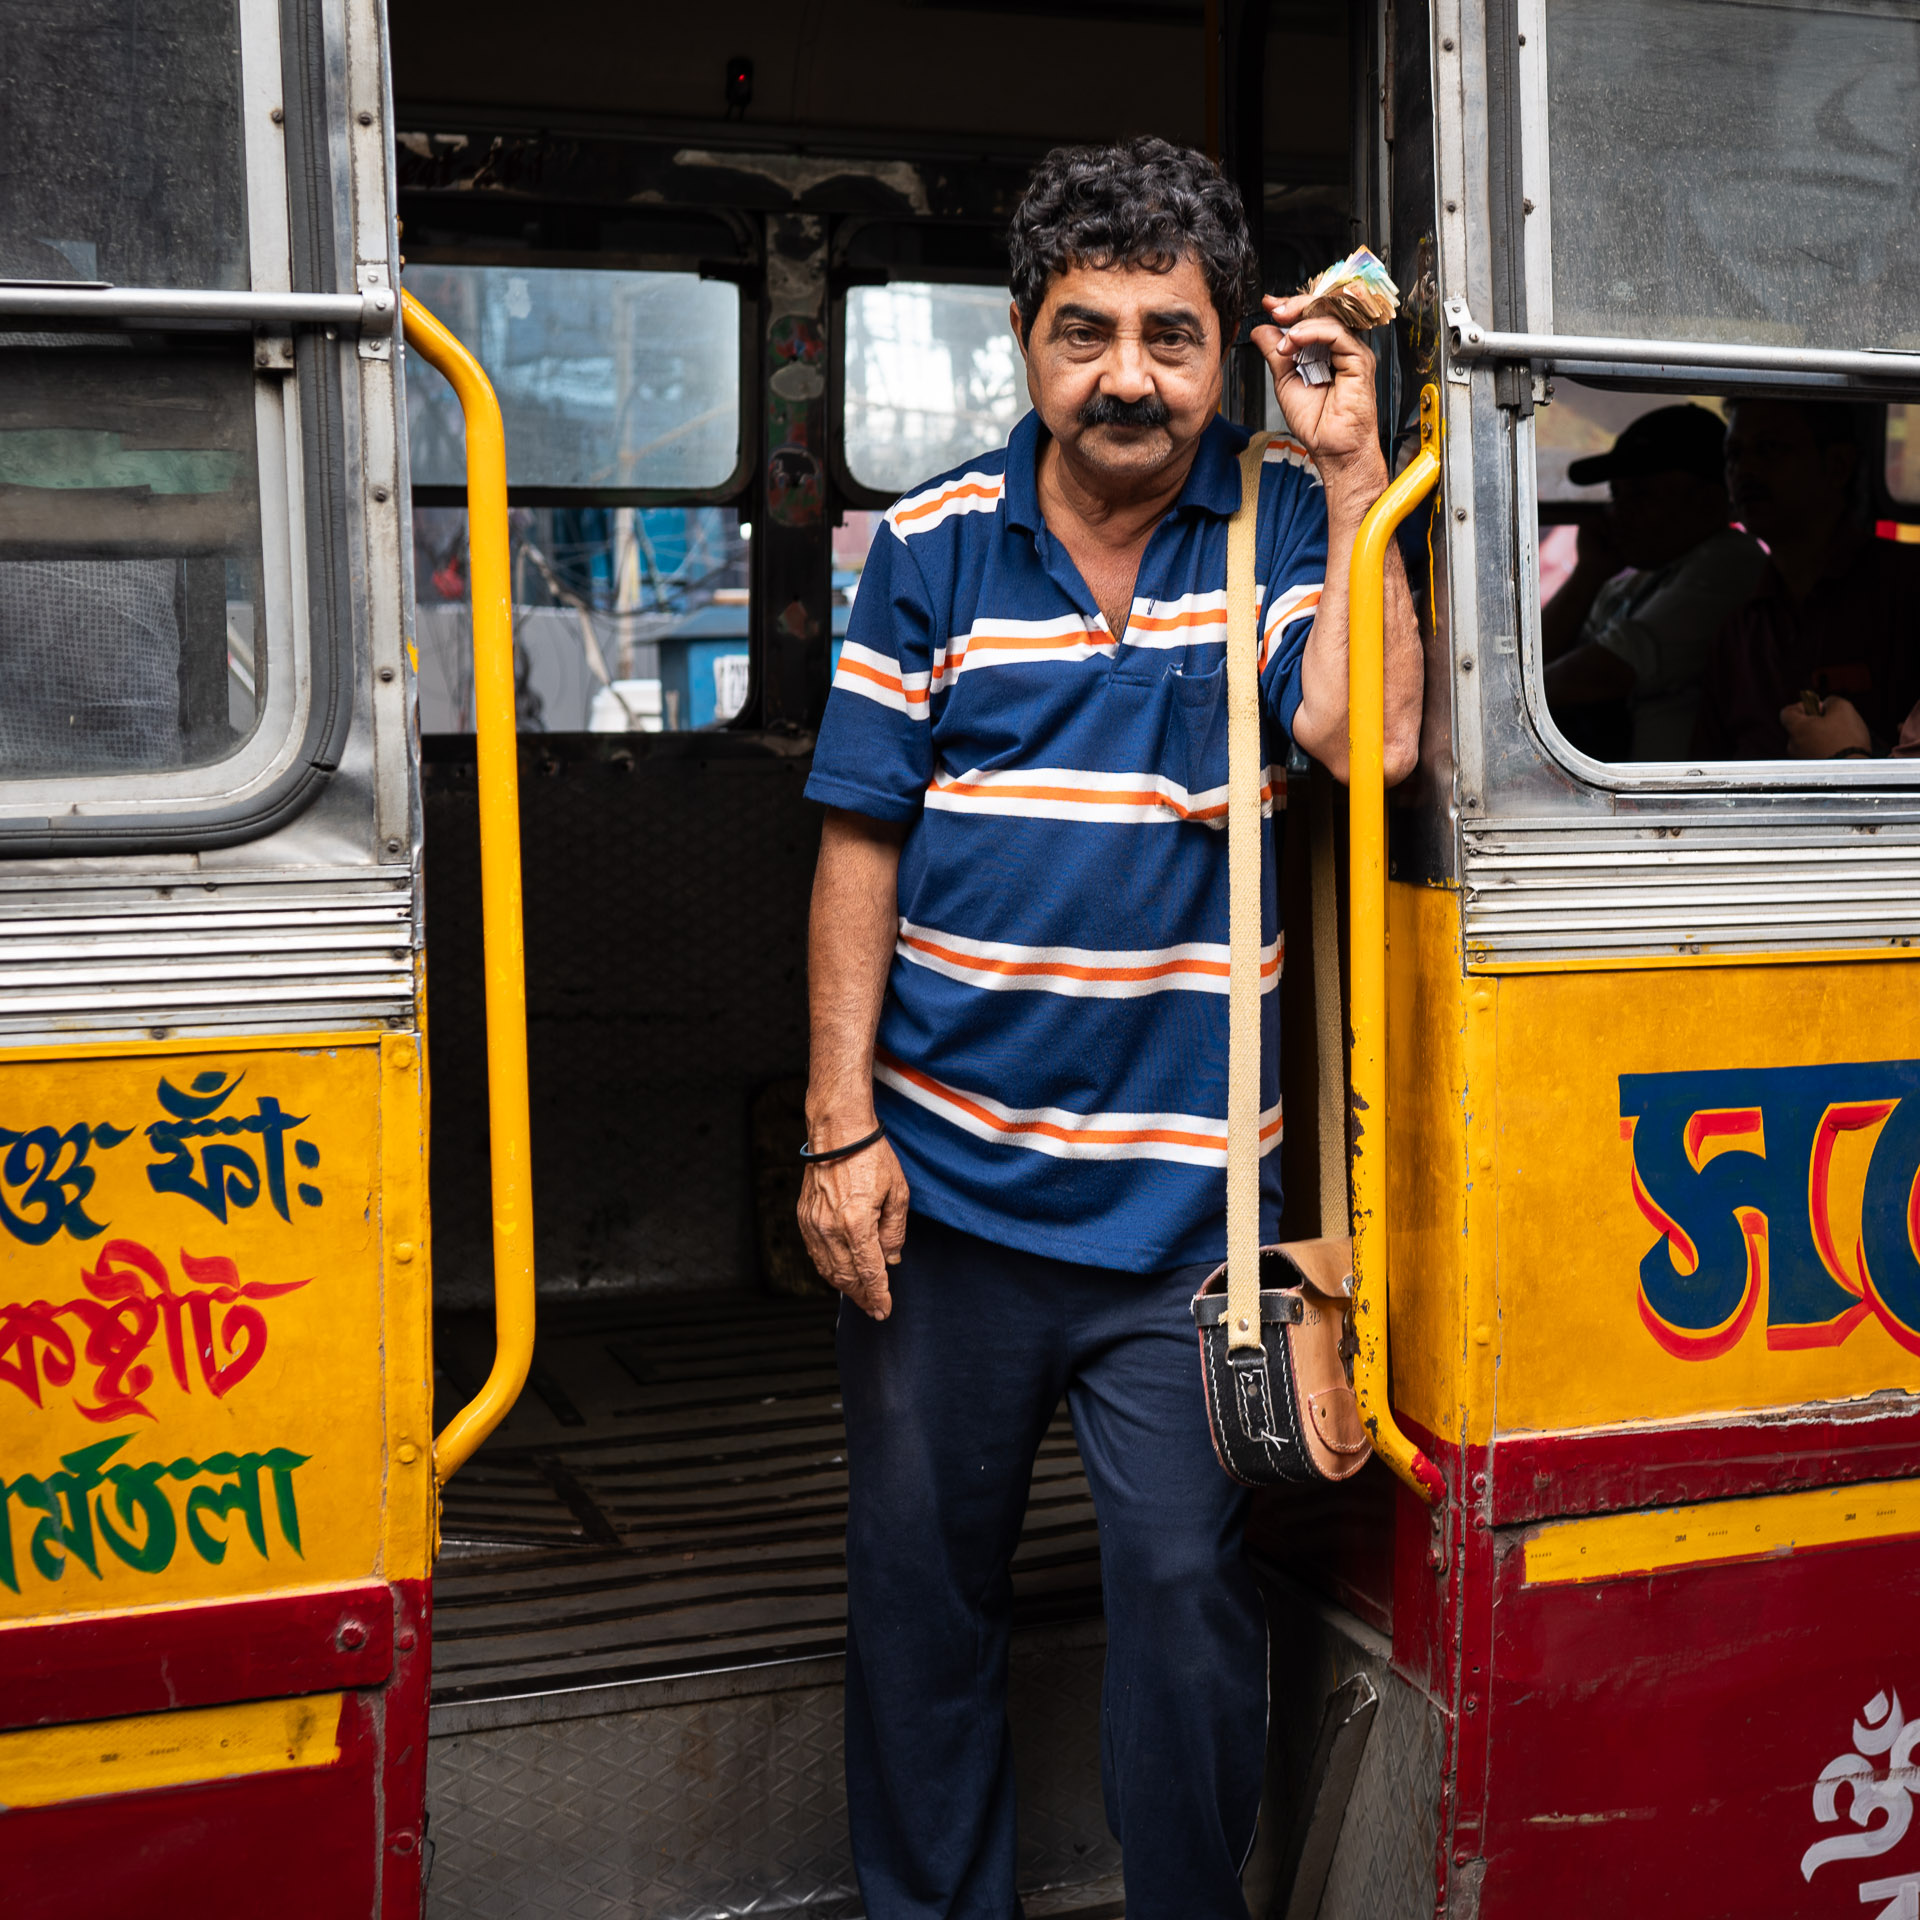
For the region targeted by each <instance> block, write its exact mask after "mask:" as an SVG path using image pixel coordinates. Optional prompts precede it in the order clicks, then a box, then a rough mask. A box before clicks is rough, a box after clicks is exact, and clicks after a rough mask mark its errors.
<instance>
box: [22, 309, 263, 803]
mask: <svg viewBox="0 0 1920 1920" xmlns="http://www.w3.org/2000/svg"><path fill="white" fill-rule="evenodd" d="M249 347H250V343H249V342H247V341H246V340H244V339H243V340H239V341H234V340H225V339H218V338H216V339H210V340H202V341H200V342H199V343H197V344H196V345H194V346H193V347H192V348H191V349H184V348H183V349H180V350H177V351H173V352H165V351H148V350H135V349H133V348H132V347H130V346H127V345H124V344H121V345H118V346H116V347H113V348H104V349H102V348H94V347H89V346H84V345H75V346H59V347H36V346H16V347H11V348H4V349H0V684H3V685H4V687H5V697H4V699H0V777H7V778H34V777H45V776H54V775H74V774H85V773H131V772H161V771H166V770H168V769H172V768H178V767H189V766H204V765H207V764H209V763H210V762H213V761H216V760H221V759H225V758H227V757H228V756H229V755H231V754H232V753H233V752H234V751H235V750H236V749H237V748H238V747H239V745H240V744H241V743H242V742H243V741H244V740H245V739H246V738H247V736H248V735H249V734H251V733H252V731H253V729H254V727H255V724H256V722H257V718H258V715H259V713H260V712H261V710H262V707H263V705H264V701H265V696H266V683H267V672H268V649H267V648H266V647H265V646H264V645H262V644H261V641H262V638H263V623H262V622H261V620H260V617H259V607H260V570H261V544H260V503H259V489H258V452H257V449H256V445H255V432H254V380H253V370H252V366H251V354H250V351H249Z"/></svg>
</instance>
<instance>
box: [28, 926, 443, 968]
mask: <svg viewBox="0 0 1920 1920" xmlns="http://www.w3.org/2000/svg"><path fill="white" fill-rule="evenodd" d="M410 946H411V942H410V940H409V937H408V931H407V929H406V928H404V927H401V928H397V929H395V930H394V931H393V932H391V933H342V932H338V931H336V930H335V929H333V928H331V927H316V928H315V929H314V930H313V931H312V932H310V933H282V934H273V935H269V936H268V937H266V938H264V939H263V938H261V937H260V936H259V935H257V934H256V935H252V936H249V935H245V934H234V935H233V936H232V937H231V938H228V939H212V938H209V937H207V936H206V935H204V934H203V935H200V936H198V937H196V938H194V939H191V940H117V939H113V938H111V937H109V936H107V935H104V934H83V935H80V936H78V937H77V938H75V939H72V940H66V941H47V940H21V941H12V940H0V973H4V972H5V971H6V970H7V969H9V968H11V967H16V966H21V965H24V964H26V963H27V962H29V961H34V960H43V961H44V960H54V961H61V962H65V963H80V964H88V963H92V962H94V961H100V960H157V961H160V962H163V963H164V962H167V961H171V960H173V959H176V958H178V957H181V956H184V957H186V958H187V959H189V960H203V959H208V958H211V957H212V956H214V955H216V954H225V953H231V954H243V955H246V956H248V957H249V958H258V957H260V956H262V955H273V954H283V953H284V954H313V953H404V952H407V951H408V950H409V949H410ZM169 971H171V969H169Z"/></svg>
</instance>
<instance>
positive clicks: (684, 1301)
mask: <svg viewBox="0 0 1920 1920" xmlns="http://www.w3.org/2000/svg"><path fill="white" fill-rule="evenodd" d="M834 1306H835V1303H834V1302H833V1301H831V1300H825V1299H821V1300H806V1299H799V1300H795V1299H779V1298H772V1297H769V1296H765V1295H757V1296H755V1297H754V1298H753V1302H752V1314H751V1318H750V1321H749V1323H748V1325H747V1327H746V1330H745V1331H744V1332H743V1331H742V1316H741V1315H739V1314H738V1313H737V1312H734V1311H728V1312H726V1313H725V1314H721V1313H718V1312H716V1308H715V1300H714V1297H713V1296H712V1295H704V1296H700V1297H698V1298H694V1297H689V1296H687V1295H654V1296H646V1295H640V1296H627V1297H625V1298H611V1297H602V1298H601V1299H599V1300H585V1301H545V1300H543V1301H542V1303H541V1331H540V1338H539V1347H538V1353H537V1362H538V1379H539V1381H540V1382H541V1383H542V1384H541V1385H540V1386H539V1388H538V1391H536V1392H531V1393H528V1394H526V1395H523V1396H522V1398H521V1400H520V1403H519V1405H518V1406H517V1407H515V1409H514V1411H513V1413H512V1415H511V1416H510V1417H509V1419H508V1420H507V1421H506V1422H505V1423H504V1424H503V1425H502V1426H501V1427H500V1428H499V1429H498V1431H496V1432H495V1433H494V1434H493V1436H492V1437H491V1438H490V1439H489V1440H488V1442H487V1444H486V1445H485V1446H484V1447H483V1448H482V1449H481V1450H480V1452H479V1453H478V1454H477V1455H476V1456H475V1457H474V1459H473V1460H472V1461H471V1462H470V1463H469V1464H468V1465H467V1467H466V1468H465V1469H464V1470H463V1471H462V1473H461V1475H460V1476H459V1478H457V1479H456V1480H455V1481H454V1482H453V1483H452V1485H451V1486H450V1487H449V1488H448V1490H447V1500H446V1509H445V1513H444V1516H443V1521H442V1534H443V1553H442V1557H441V1560H440V1564H439V1567H438V1568H437V1570H436V1574H435V1579H434V1625H433V1634H434V1684H433V1706H432V1720H431V1739H430V1741H429V1746H428V1784H427V1794H428V1806H429V1808H430V1810H431V1813H432V1821H433V1827H432V1831H433V1836H434V1866H433V1876H432V1881H431V1884H430V1888H429V1894H428V1903H427V1911H428V1914H429V1916H430V1920H455V1916H462V1917H464V1916H469V1915H471V1916H482V1915H486V1916H493V1915H498V1916H501V1920H507V1916H512V1920H539V1917H540V1916H544V1915H548V1914H553V1915H555V1916H558V1915H560V1914H566V1915H567V1916H569V1920H580V1917H581V1916H590V1917H592V1920H600V1917H601V1916H604V1917H605V1920H615V1916H622V1917H624V1916H627V1915H642V1914H644V1915H646V1916H648V1920H679V1917H680V1916H683V1915H684V1916H686V1917H687V1920H693V1916H696V1915H699V1916H719V1915H725V1914H729V1913H736V1912H738V1913H745V1912H752V1913H754V1914H756V1915H765V1914H779V1913H786V1912H792V1913H794V1914H805V1915H807V1916H809V1920H835V1917H836V1916H839V1915H842V1914H855V1913H857V1912H858V1911H859V1901H858V1896H857V1892H856V1889H855V1886H854V1881H853V1876H852V1868H851V1863H850V1860H849V1858H848V1854H847V1841H846V1808H845V1798H844V1788H843V1784H842V1775H841V1750H840V1689H841V1684H842V1675H843V1670H844V1652H845V1646H846V1564H845V1555H844V1533H845V1527H846V1448H845V1432H844V1426H843V1423H842V1418H841V1410H840V1396H839V1391H838V1384H837V1379H836V1376H835V1371H834V1358H833V1320H834ZM491 1341H492V1328H491V1324H490V1322H489V1321H488V1320H487V1319H486V1318H485V1317H484V1316H478V1315H469V1314H459V1313H449V1314H443V1315H442V1316H440V1318H439V1320H438V1321H437V1323H436V1327H435V1357H436V1362H437V1365H438V1369H439V1372H440V1375H441V1384H442V1386H443V1388H444V1392H445V1395H446V1398H447V1402H448V1403H449V1409H450V1405H451V1404H452V1403H454V1402H456V1401H457V1400H458V1399H460V1398H461V1397H464V1396H465V1394H466V1393H467V1392H468V1390H469V1389H470V1388H471V1386H472V1384H473V1382H474V1381H475V1380H476V1379H478V1378H480V1377H483V1376H484V1374H485V1371H486V1367H487V1364H488V1361H489V1359H490V1356H491ZM743 1341H745V1342H749V1343H751V1344H752V1345H753V1347H754V1353H753V1355H752V1365H751V1367H749V1368H744V1369H743V1366H742V1357H743V1356H742V1352H741V1348H742V1343H743ZM743 1381H744V1382H745V1384H743ZM444 1410H447V1409H443V1411H444ZM1014 1608H1015V1613H1014V1619H1015V1634H1014V1642H1013V1650H1012V1655H1011V1665H1010V1681H1009V1686H1010V1703H1009V1713H1010V1717H1011V1719H1012V1723H1013V1729H1014V1740H1015V1749H1016V1756H1017V1759H1018V1763H1019V1773H1020V1781H1021V1795H1022V1805H1021V1884H1022V1886H1023V1888H1025V1889H1028V1890H1029V1895H1030V1897H1029V1906H1028V1910H1029V1912H1030V1913H1031V1914H1034V1915H1036V1916H1040V1915H1059V1916H1062V1917H1063V1920H1064V1916H1067V1915H1075V1916H1079V1920H1094V1916H1095V1915H1097V1914H1106V1913H1117V1912H1118V1911H1119V1908H1118V1906H1117V1904H1116V1903H1117V1901H1118V1899H1119V1894H1118V1890H1117V1881H1115V1880H1114V1876H1115V1875H1116V1874H1117V1873H1118V1871H1119V1856H1118V1850H1117V1848H1116V1847H1115V1846H1114V1843H1113V1841H1112V1839H1111V1837H1110V1835H1109V1834H1108V1832H1107V1827H1106V1818H1105V1813H1104V1810H1103V1807H1102V1804H1101V1796H1100V1750H1099V1724H1100V1710H1099V1706H1100V1674H1101V1666H1102V1661H1103V1655H1104V1647H1105V1630H1104V1627H1103V1624H1102V1622H1101V1619H1100V1575H1099V1544H1098V1535H1097V1532H1096V1529H1095V1525H1094V1517H1093V1506H1092V1501H1091V1498H1090V1496H1089V1494H1088V1491H1087V1484H1086V1476H1085V1473H1084V1470H1083V1469H1082V1467H1081V1464H1080V1457H1079V1453H1078V1450H1077V1449H1076V1447H1075V1446H1074V1441H1073V1431H1072V1427H1071V1425H1070V1424H1069V1422H1068V1420H1067V1417H1066V1414H1065V1411H1064V1409H1063V1410H1062V1411H1060V1412H1059V1413H1057V1414H1056V1416H1055V1418H1054V1421H1053V1424H1052V1426H1051V1427H1050V1428H1049V1430H1048V1432H1047V1435H1046V1437H1045V1439H1044V1441H1043V1442H1042V1445H1041V1449H1040V1455H1039V1458H1038V1460H1037V1461H1036V1463H1035V1467H1034V1481H1033V1489H1032V1494H1031V1497H1030V1500H1029V1503H1028V1509H1027V1516H1026V1525H1025V1529H1024V1531H1023V1533H1022V1536H1021V1542H1020V1547H1019V1550H1018V1552H1017V1554H1016V1556H1015V1560H1014Z"/></svg>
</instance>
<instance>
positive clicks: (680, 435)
mask: <svg viewBox="0 0 1920 1920" xmlns="http://www.w3.org/2000/svg"><path fill="white" fill-rule="evenodd" d="M405 282H406V286H407V289H408V291H409V292H411V293H412V294H413V295H414V296H415V297H416V298H417V299H418V300H420V301H421V302H423V303H424V304H425V306H426V307H427V308H428V310H429V311H430V312H432V313H433V314H434V315H435V317H436V318H438V319H439V320H441V321H442V322H443V323H444V324H445V325H446V326H447V327H449V328H450V329H451V330H452V331H453V332H454V334H455V335H457V336H458V338H459V339H460V340H461V341H462V342H463V343H464V344H465V345H466V346H467V347H468V348H469V349H470V350H471V351H472V352H473V353H474V355H475V356H476V357H477V358H478V359H479V361H480V363H481V365H482V366H484V367H485V368H486V370H487V375H488V377H489V378H490V379H491V380H492V382H493V386H494V391H495V392H496V393H498V395H499V396H500V409H501V412H502V414H503V415H504V417H505V421H506V432H507V480H508V483H509V484H510V485H512V486H515V487H528V488H533V487H580V488H609V489H610V488H615V487H658V488H686V489H695V488H706V487H717V486H721V485H723V484H724V483H725V482H726V481H727V480H728V479H729V478H731V477H732V474H733V471H734V468H735V466H736V465H737V463H738V459H739V450H740V293H739V289H738V288H737V287H734V286H732V285H731V284H729V283H728V282H725V281H720V280H702V279H700V278H699V277H698V276H697V275H695V274H691V273H626V272H617V271H609V270H603V269H600V268H587V267H581V268H575V267H518V266H516V267H466V266H435V265H430V264H415V265H411V266H409V267H408V268H407V270H406V274H405ZM407 430H408V434H409V437H410V440H411V444H412V470H413V480H414V484H415V485H416V486H447V487H458V486H464V485H465V483H466V451H465V449H466V436H465V434H464V432H463V431H462V427H461V420H460V403H459V402H458V400H456V399H455V398H454V394H453V390H452V388H450V387H449V386H448V385H447V384H446V382H445V381H444V380H441V379H440V378H439V377H438V376H437V375H434V374H432V373H429V372H427V371H425V370H424V369H416V370H415V372H414V377H413V378H411V379H409V380H408V382H407Z"/></svg>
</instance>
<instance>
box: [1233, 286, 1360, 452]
mask: <svg viewBox="0 0 1920 1920" xmlns="http://www.w3.org/2000/svg"><path fill="white" fill-rule="evenodd" d="M1260 304H1261V305H1262V306H1263V307H1265V308H1266V310H1267V312H1268V314H1269V315H1270V316H1271V320H1270V322H1269V324H1267V325H1265V326H1258V327H1255V328H1254V330H1253V336H1252V338H1253V344H1254V345H1255V346H1256V347H1257V348H1258V349H1259V350H1260V354H1261V357H1262V358H1263V359H1264V360H1265V361H1266V363H1267V366H1268V367H1269V369H1270V370H1271V371H1272V374H1273V390H1274V393H1275V395H1276V396H1277V397H1278V399H1279V401H1280V410H1281V412H1282V413H1284V414H1285V415H1286V417H1287V425H1288V427H1289V428H1290V429H1291V430H1292V433H1293V435H1294V438H1295V439H1297V440H1298V441H1299V442H1300V444H1301V445H1302V446H1303V447H1305V448H1306V450H1307V452H1308V453H1309V454H1311V455H1312V457H1313V462H1314V465H1315V466H1316V467H1318V468H1319V469H1320V477H1321V479H1322V480H1323V481H1324V480H1328V479H1330V478H1331V476H1332V473H1333V472H1334V471H1337V470H1339V469H1341V468H1343V467H1348V466H1353V467H1355V468H1356V469H1361V470H1364V473H1365V477H1366V478H1367V479H1368V480H1369V481H1374V480H1375V479H1376V475H1375V474H1374V471H1373V470H1374V469H1375V468H1378V469H1380V472H1379V474H1378V476H1377V482H1378V483H1379V484H1384V483H1385V478H1386V474H1385V462H1384V461H1383V460H1382V459H1381V457H1380V438H1379V423H1378V419H1377V416H1376V413H1375V408H1374V395H1373V354H1372V352H1371V350H1370V349H1369V348H1367V347H1365V346H1363V345H1362V344H1361V342H1360V341H1358V340H1356V339H1355V338H1354V336H1353V335H1352V334H1350V333H1349V332H1348V331H1347V330H1346V328H1345V327H1343V326H1342V325H1341V324H1340V323H1339V321H1337V320H1331V319H1326V318H1324V317H1323V318H1321V319H1317V320H1302V319H1299V318H1298V317H1297V316H1298V315H1299V313H1300V312H1301V310H1302V309H1303V308H1304V307H1305V306H1306V304H1307V298H1306V295H1305V294H1293V295H1291V296H1290V297H1288V298H1286V299H1281V298H1279V297H1277V296H1276V295H1273V294H1269V295H1268V296H1267V297H1266V298H1265V299H1264V300H1263V301H1262V302H1261V303H1260ZM1309 343H1314V344H1317V345H1320V346H1324V347H1326V348H1327V350H1328V351H1329V353H1330V354H1331V355H1332V359H1333V379H1332V380H1331V381H1330V382H1329V383H1328V384H1327V385H1325V386H1321V387H1315V386H1309V385H1308V384H1307V382H1306V381H1305V379H1303V378H1302V377H1301V376H1300V374H1299V370H1298V369H1297V368H1296V367H1295V365H1294V359H1295V356H1296V354H1297V353H1298V351H1299V349H1300V348H1301V347H1303V346H1306V345H1308V344H1309Z"/></svg>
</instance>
